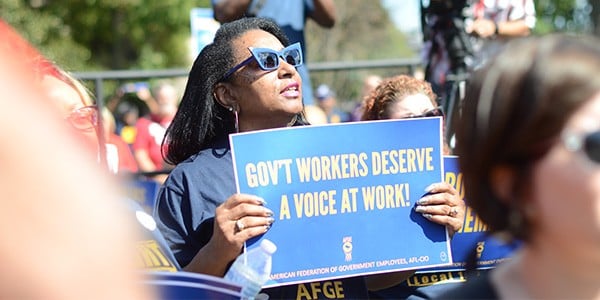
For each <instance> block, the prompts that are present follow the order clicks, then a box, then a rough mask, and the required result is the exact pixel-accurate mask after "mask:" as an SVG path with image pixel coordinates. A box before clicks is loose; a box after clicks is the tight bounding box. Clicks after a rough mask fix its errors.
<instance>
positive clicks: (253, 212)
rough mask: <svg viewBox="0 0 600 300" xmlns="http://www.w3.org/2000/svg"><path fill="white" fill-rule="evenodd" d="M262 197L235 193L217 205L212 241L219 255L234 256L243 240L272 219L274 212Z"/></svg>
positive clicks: (264, 230)
mask: <svg viewBox="0 0 600 300" xmlns="http://www.w3.org/2000/svg"><path fill="white" fill-rule="evenodd" d="M264 205H265V200H263V199H262V198H260V197H257V196H254V195H248V194H234V195H232V196H231V197H229V199H227V201H225V202H223V204H221V205H219V207H217V210H216V211H215V226H214V229H213V236H212V238H211V241H210V242H211V243H213V244H214V246H216V247H218V248H219V249H221V251H220V253H221V255H224V256H225V257H228V258H230V261H231V260H233V259H235V258H236V257H237V256H238V255H239V254H240V251H241V249H242V246H243V244H244V242H245V241H246V240H248V239H251V238H253V237H255V236H259V235H261V234H263V233H265V232H267V230H269V228H271V224H272V223H273V221H274V219H273V212H272V211H271V210H270V209H268V208H266V207H265V206H264Z"/></svg>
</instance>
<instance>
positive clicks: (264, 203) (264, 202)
mask: <svg viewBox="0 0 600 300" xmlns="http://www.w3.org/2000/svg"><path fill="white" fill-rule="evenodd" d="M258 202H260V205H263V206H264V205H266V204H267V201H265V199H263V198H258Z"/></svg>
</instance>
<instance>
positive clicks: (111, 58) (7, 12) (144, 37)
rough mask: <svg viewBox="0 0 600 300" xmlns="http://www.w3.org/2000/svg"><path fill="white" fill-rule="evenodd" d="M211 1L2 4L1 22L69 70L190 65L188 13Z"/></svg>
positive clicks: (33, 0) (5, 0) (11, 0)
mask: <svg viewBox="0 0 600 300" xmlns="http://www.w3.org/2000/svg"><path fill="white" fill-rule="evenodd" d="M193 7H210V2H209V0H201V1H194V0H161V1H145V0H103V1H95V0H54V1H49V0H30V1H19V0H0V18H3V19H4V20H6V21H7V22H8V23H9V24H11V25H12V26H14V27H15V28H16V29H17V30H18V31H19V32H21V33H22V34H23V35H24V36H25V38H27V39H28V40H29V41H31V42H32V43H33V44H34V45H35V46H36V47H38V49H40V51H41V52H42V53H44V55H46V56H47V57H49V58H50V59H52V60H54V61H56V62H57V63H58V64H59V65H61V66H63V67H65V68H66V69H68V70H93V69H139V68H142V69H157V68H167V67H169V68H172V67H184V66H188V65H189V54H188V53H189V43H188V42H189V36H190V18H189V16H190V10H191V9H192V8H193Z"/></svg>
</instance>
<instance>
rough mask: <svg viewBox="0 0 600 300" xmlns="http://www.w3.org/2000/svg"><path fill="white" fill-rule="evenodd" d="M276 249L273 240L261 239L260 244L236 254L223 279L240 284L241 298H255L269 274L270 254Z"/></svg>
mask: <svg viewBox="0 0 600 300" xmlns="http://www.w3.org/2000/svg"><path fill="white" fill-rule="evenodd" d="M276 250H277V246H275V244H273V242H271V241H269V240H267V239H263V240H262V241H261V242H260V245H259V246H258V247H256V248H253V249H251V250H250V251H247V252H245V253H242V254H241V255H240V256H238V257H237V258H236V259H235V261H234V262H233V264H232V265H231V267H230V268H229V271H227V274H225V279H227V280H230V281H233V282H235V283H237V284H239V285H241V286H242V299H255V298H256V296H257V295H258V292H260V290H261V289H262V286H263V285H264V284H265V283H266V282H267V281H268V280H269V278H270V276H271V264H272V258H271V256H272V255H273V253H274V252H275V251H276Z"/></svg>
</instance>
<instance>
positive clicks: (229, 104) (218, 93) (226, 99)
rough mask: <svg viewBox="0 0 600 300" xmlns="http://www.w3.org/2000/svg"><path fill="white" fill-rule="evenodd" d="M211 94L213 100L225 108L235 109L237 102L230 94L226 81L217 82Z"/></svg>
mask: <svg viewBox="0 0 600 300" xmlns="http://www.w3.org/2000/svg"><path fill="white" fill-rule="evenodd" d="M213 96H214V97H215V100H216V101H217V102H218V103H219V104H221V106H223V107H225V108H226V109H227V110H234V109H235V110H237V109H236V107H237V102H236V101H235V97H234V96H233V95H232V94H231V90H230V89H229V87H228V86H227V84H226V83H223V82H219V83H217V84H216V85H215V88H214V89H213Z"/></svg>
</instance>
